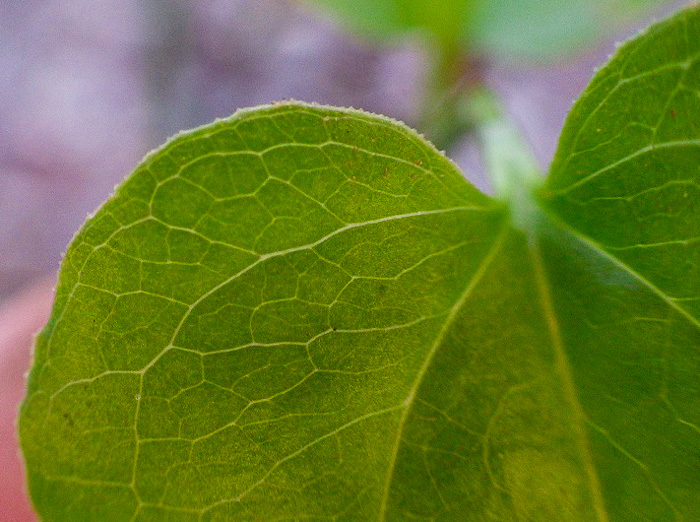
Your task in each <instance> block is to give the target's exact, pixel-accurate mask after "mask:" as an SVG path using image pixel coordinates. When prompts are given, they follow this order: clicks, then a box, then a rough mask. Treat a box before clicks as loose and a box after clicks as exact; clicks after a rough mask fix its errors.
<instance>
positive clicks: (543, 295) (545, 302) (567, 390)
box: [529, 238, 610, 522]
mask: <svg viewBox="0 0 700 522" xmlns="http://www.w3.org/2000/svg"><path fill="white" fill-rule="evenodd" d="M529 245H530V253H531V257H532V264H533V268H534V271H535V283H536V285H537V288H538V289H539V293H540V305H541V306H542V312H543V313H544V316H545V320H546V322H547V328H548V330H549V335H550V337H551V339H552V347H553V348H554V355H555V360H556V365H557V371H558V373H559V375H560V378H561V381H562V385H563V387H564V394H565V395H566V399H567V400H568V401H569V404H570V405H571V408H572V411H573V417H574V419H573V420H574V422H573V426H574V429H575V431H576V438H577V441H578V445H579V451H580V454H581V461H582V463H583V466H584V470H585V472H586V476H587V478H588V483H589V489H590V494H591V497H592V498H591V502H592V504H593V509H594V511H595V513H596V517H597V519H598V520H599V521H600V522H608V521H609V520H610V519H609V517H608V513H607V510H606V509H605V502H604V500H603V494H602V489H601V485H600V479H599V478H598V473H597V471H596V469H595V463H594V461H593V455H592V453H591V448H590V444H589V441H588V436H587V434H586V430H585V427H584V426H585V420H586V416H585V414H584V412H583V408H582V407H581V403H580V401H579V398H578V394H577V393H576V385H575V383H574V380H573V375H572V371H571V367H570V366H569V361H568V359H567V356H566V353H565V351H564V344H563V341H562V338H561V332H560V331H559V321H558V319H557V317H556V313H555V311H554V306H553V304H552V296H551V293H550V288H549V282H548V281H547V276H546V274H545V269H544V266H543V262H542V254H541V252H540V250H539V246H538V244H537V240H536V239H534V238H530V241H529Z"/></svg>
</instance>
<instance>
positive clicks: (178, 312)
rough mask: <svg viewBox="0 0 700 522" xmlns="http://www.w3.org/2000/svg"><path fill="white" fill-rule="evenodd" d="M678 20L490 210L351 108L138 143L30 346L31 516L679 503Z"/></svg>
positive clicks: (686, 409)
mask: <svg viewBox="0 0 700 522" xmlns="http://www.w3.org/2000/svg"><path fill="white" fill-rule="evenodd" d="M697 34H700V11H698V10H697V9H695V10H689V11H686V12H684V13H681V14H679V15H678V16H676V17H674V18H672V19H670V20H669V21H667V22H664V23H662V24H660V25H658V26H656V27H655V28H653V29H652V30H651V31H649V32H648V33H646V34H644V35H642V36H640V37H639V38H638V39H637V40H635V41H633V42H631V43H629V44H627V45H626V46H624V47H623V48H621V49H620V51H619V52H618V53H617V55H616V57H615V58H614V59H613V60H612V62H610V63H609V64H608V65H607V66H606V67H605V68H604V69H603V70H602V71H601V72H600V73H599V74H598V75H597V76H596V77H595V78H594V80H593V82H592V83H591V85H590V87H589V88H588V89H587V90H586V92H585V93H584V95H583V97H582V98H581V100H580V101H579V102H578V103H577V104H576V106H575V107H574V109H573V110H572V113H571V115H570V117H569V119H568V121H567V124H566V127H565V130H564V132H563V135H562V140H561V143H560V147H559V152H558V154H557V157H556V160H555V162H554V165H553V167H552V172H551V175H550V177H549V179H548V180H547V182H546V184H545V185H544V186H543V187H542V188H541V189H540V190H539V192H538V196H537V197H538V198H539V199H538V200H537V201H534V200H532V199H531V200H530V201H529V202H525V203H523V202H522V201H523V197H522V196H523V193H518V194H517V198H516V193H517V192H518V191H517V184H511V185H508V186H509V190H510V194H512V198H513V200H512V202H511V203H510V207H511V208H510V210H509V208H508V205H505V204H504V203H502V202H500V201H497V200H494V199H491V198H489V197H487V196H484V195H482V194H481V193H479V192H478V191H477V190H475V189H474V188H473V187H471V185H469V184H468V183H467V182H466V181H465V180H464V179H463V178H462V177H461V175H460V173H459V172H458V171H457V169H456V168H455V167H454V165H452V164H451V163H450V162H449V161H448V160H446V159H445V158H444V157H442V155H441V154H439V153H438V152H437V151H436V150H435V149H434V148H432V147H431V146H430V145H429V144H427V143H426V142H425V141H424V140H423V139H422V138H420V137H419V136H417V135H416V134H415V133H414V132H413V131H410V130H409V129H407V128H405V127H404V126H402V125H400V124H398V123H396V122H393V121H391V120H388V119H386V118H383V117H377V116H373V115H368V114H364V113H361V112H358V111H352V110H345V109H343V110H340V109H333V108H328V107H320V106H309V105H304V104H301V103H285V104H280V105H276V106H269V107H262V108H257V109H253V110H248V111H242V112H239V113H237V114H236V115H234V116H233V117H232V118H230V119H228V120H224V121H220V122H216V123H214V124H212V125H210V126H208V127H204V128H201V129H198V130H195V131H193V132H191V133H187V134H183V135H181V136H179V137H177V138H175V139H174V140H172V141H171V142H169V143H168V144H166V145H165V146H164V147H163V148H162V149H160V150H158V151H155V152H154V153H152V154H151V155H149V156H148V157H147V158H146V159H145V160H144V162H143V163H142V164H141V165H140V166H139V167H138V168H137V170H136V172H135V173H134V174H133V175H132V176H131V177H130V178H129V179H128V180H127V181H126V182H125V183H124V184H123V185H122V186H121V187H120V188H119V189H118V191H117V193H116V194H115V196H113V197H112V198H111V199H110V200H109V201H108V202H107V203H106V205H105V206H104V207H103V208H102V209H101V210H100V211H98V213H97V214H96V215H95V216H94V217H93V218H91V219H90V220H89V221H88V222H87V223H86V225H85V226H84V227H83V228H82V229H81V231H80V232H79V233H78V235H77V236H76V237H75V239H74V240H73V242H72V243H71V245H70V247H69V249H68V251H67V253H66V258H65V260H64V262H63V265H62V268H61V273H60V276H59V284H58V287H57V295H56V302H55V305H54V310H53V313H52V316H51V319H50V321H49V323H48V325H47V326H46V328H45V329H44V330H43V332H42V333H41V334H40V335H39V337H38V339H37V345H36V352H35V362H34V367H33V369H32V371H31V375H30V381H29V391H28V395H27V399H26V401H25V403H24V405H23V407H22V413H21V421H20V429H21V438H22V446H23V451H24V455H25V458H26V461H27V469H28V475H29V484H30V491H31V494H32V497H33V499H34V503H35V506H36V508H37V510H38V512H39V513H40V515H41V516H42V517H44V519H46V520H138V521H146V520H178V521H179V520H319V521H320V520H413V519H419V520H445V521H448V520H450V521H451V520H536V521H540V520H542V521H551V520H557V521H559V520H562V521H576V522H578V521H586V520H592V521H599V522H600V521H628V520H629V521H636V520H644V519H648V520H655V521H665V520H669V521H671V520H687V521H690V520H697V519H700V504H699V503H698V502H697V498H698V495H700V473H698V471H699V470H700V428H699V426H700V378H699V377H698V376H699V375H700V320H699V319H698V314H699V313H700V306H698V301H700V283H699V281H700V277H699V276H700V274H699V273H698V270H700V269H699V268H698V267H700V250H699V249H698V242H697V237H696V236H697V234H698V232H697V231H698V230H700V203H699V202H700V194H699V193H698V190H697V187H698V186H700V169H698V165H700V162H699V161H698V159H700V158H699V157H698V154H697V152H698V147H699V145H700V139H699V138H700V137H699V136H698V129H697V126H696V122H697V114H698V108H699V107H698V104H699V100H700V98H699V97H698V91H700V83H699V82H698V78H700V74H698V73H699V72H700V69H699V67H700V65H699V64H700V47H699V46H700V42H699V41H698V39H697V38H693V37H692V35H697ZM512 157H513V158H517V155H513V156H512ZM518 161H519V160H518ZM516 163H517V162H516ZM511 168H512V166H511ZM520 205H525V206H527V205H529V207H528V209H529V210H528V212H530V213H529V214H528V219H520V218H518V215H520V214H522V210H521V208H520ZM538 205H539V206H538Z"/></svg>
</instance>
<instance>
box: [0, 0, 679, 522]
mask: <svg viewBox="0 0 700 522" xmlns="http://www.w3.org/2000/svg"><path fill="white" fill-rule="evenodd" d="M316 3H317V4H323V5H322V6H320V7H319V6H317V5H311V3H310V2H306V3H305V2H301V1H300V0H296V1H291V0H202V1H197V2H187V1H185V0H149V1H144V0H98V1H94V0H92V1H88V0H43V1H40V0H24V1H22V2H20V1H16V0H9V1H5V2H0V448H3V449H0V452H1V453H0V470H5V471H4V472H3V473H5V474H0V521H21V520H32V517H31V514H30V510H29V507H28V504H27V501H26V499H24V497H23V494H24V493H23V491H24V484H23V479H22V477H21V475H20V472H19V469H20V467H19V462H20V460H19V458H18V450H17V444H16V441H15V438H14V430H15V428H14V416H15V411H16V408H17V404H18V402H19V400H20V399H21V396H22V393H23V391H22V389H23V388H22V387H23V374H24V372H25V371H26V366H27V364H28V360H29V340H30V338H31V333H32V332H33V331H36V330H37V329H38V328H39V327H40V326H41V324H42V323H43V321H44V320H45V317H46V313H47V311H48V307H49V305H50V298H51V295H50V293H51V285H52V281H53V277H54V274H55V272H56V270H57V268H58V264H59V262H60V258H61V253H62V252H63V251H64V249H65V247H66V245H67V243H68V242H69V240H70V238H71V237H72V235H73V233H74V232H75V230H76V229H77V228H78V227H79V226H80V225H81V223H82V222H83V221H84V220H85V217H86V215H87V214H88V213H90V212H92V211H94V210H95V209H96V208H97V207H98V206H99V205H100V204H101V203H102V202H103V201H104V200H105V199H106V198H107V197H108V195H109V194H110V193H111V192H112V190H113V188H114V186H115V184H117V183H119V182H120V181H121V180H122V179H123V178H124V177H125V176H126V175H127V174H128V173H129V172H130V171H131V170H132V169H133V168H134V167H135V166H136V164H137V163H138V162H139V161H140V159H141V158H142V157H143V155H144V154H145V153H146V152H148V151H149V150H150V149H152V148H154V147H155V146H157V145H159V144H160V143H162V142H163V141H164V140H165V138H166V137H168V136H170V135H172V134H174V133H176V132H177V131H179V130H181V129H186V128H191V127H194V126H197V125H201V124H204V123H207V122H209V121H211V120H212V119H214V118H217V117H225V116H228V115H230V114H231V113H233V112H234V111H235V110H236V109H237V108H240V107H247V106H251V105H257V104H262V103H268V102H271V101H275V100H281V99H285V98H295V99H300V100H305V101H316V102H320V103H324V104H333V105H342V106H353V107H356V108H362V109H366V110H369V111H373V112H379V113H383V114H387V115H389V116H392V117H394V118H397V119H400V120H404V121H406V122H407V123H408V124H409V125H413V126H415V125H417V124H418V122H419V118H420V114H419V112H418V111H419V109H420V107H421V102H422V99H423V97H424V95H425V93H426V89H427V87H426V85H427V83H428V80H429V73H428V71H429V70H430V60H431V53H430V49H429V47H428V45H427V44H426V39H425V38H424V34H423V33H421V32H420V31H415V30H409V31H404V32H400V31H399V32H392V33H391V34H388V35H383V37H380V38H377V35H376V34H374V33H373V31H372V30H367V28H366V27H365V28H363V26H362V24H361V23H360V24H357V23H352V21H351V23H350V24H346V23H344V20H345V19H344V18H342V17H341V18H337V17H336V16H334V15H336V14H337V13H336V11H333V10H330V9H327V7H328V5H327V4H333V3H335V4H338V5H339V6H341V7H340V10H341V11H342V9H344V8H345V9H347V8H348V6H350V8H351V9H354V7H352V6H353V5H356V6H357V8H358V9H359V8H360V6H363V5H366V6H370V5H373V6H378V5H385V4H389V3H390V2H386V1H384V0H381V1H380V0H376V1H375V2H374V3H372V2H369V3H368V2H367V1H360V0H358V1H357V2H356V4H353V3H351V2H347V1H345V2H343V1H336V2H330V1H324V0H317V1H316ZM409 3H410V2H409ZM414 3H415V2H414ZM438 3H440V4H445V5H448V4H449V0H447V1H445V0H442V1H441V2H438ZM683 3H687V2H678V1H675V2H673V1H671V2H667V1H662V0H615V1H612V0H611V1H608V2H602V1H600V0H566V1H564V0H526V1H525V0H523V1H520V2H518V1H515V0H498V1H496V0H491V1H490V2H489V3H487V4H483V5H488V6H489V8H488V11H489V12H488V13H485V14H483V17H482V18H483V20H487V19H488V20H492V19H498V20H500V22H498V23H500V25H498V24H495V25H493V24H492V25H488V24H487V23H486V22H484V23H483V24H479V22H478V20H477V22H474V24H473V25H474V27H475V29H474V30H475V34H477V35H478V37H477V38H475V39H474V41H473V43H474V45H473V47H472V48H470V49H469V51H470V53H471V54H470V63H471V64H472V66H471V68H470V69H469V70H468V71H467V73H466V74H474V75H477V76H478V78H476V79H475V80H476V81H479V82H482V81H483V82H485V83H486V84H487V85H488V86H490V87H491V88H493V89H494V90H495V91H496V92H497V93H499V95H500V96H501V98H502V101H503V103H504V104H505V106H506V107H507V109H508V111H509V112H510V114H511V116H512V118H513V119H514V121H515V122H516V124H518V125H519V126H520V127H521V129H522V131H523V132H524V134H525V136H526V139H527V140H528V141H529V142H530V143H531V145H532V147H533V150H534V152H535V155H536V157H537V160H538V162H539V163H540V165H541V167H542V169H543V171H544V170H546V166H547V164H548V162H549V160H550V159H551V156H552V154H553V152H554V149H555V146H556V139H557V136H558V134H559V131H560V129H561V125H562V123H563V120H564V117H565V115H566V112H567V111H568V109H569V108H570V106H571V103H572V101H573V100H574V99H575V98H576V96H577V95H578V93H579V92H580V91H581V90H582V89H583V88H584V87H585V85H586V83H587V81H588V80H589V79H590V76H591V75H592V73H593V71H594V68H595V67H596V66H598V65H600V64H601V63H602V62H603V61H604V60H605V59H606V58H607V56H608V55H609V54H611V53H612V52H613V51H614V45H613V42H615V41H620V40H622V39H626V38H627V37H629V36H631V35H633V34H634V33H635V32H637V31H638V30H639V28H640V27H644V26H646V25H648V23H650V22H651V21H652V20H654V19H657V18H660V17H662V16H663V15H665V14H667V13H669V12H671V11H672V10H674V9H676V8H678V7H679V6H680V5H682V4H683ZM422 4H424V9H431V8H433V7H431V6H432V4H431V2H429V1H426V2H423V3H422ZM613 4H614V5H615V6H618V7H619V9H617V8H616V9H617V10H614V11H611V7H610V6H611V5H613ZM633 4H634V5H633ZM523 5H527V6H529V7H528V9H530V11H529V12H527V13H525V12H523V13H522V15H521V14H520V13H519V12H518V9H520V7H519V6H523ZM343 6H344V7H343ZM503 13H509V14H508V16H507V17H505V18H504V17H503ZM489 17H491V18H489ZM498 17H501V18H498ZM347 26H352V27H355V28H357V27H360V28H361V29H362V30H360V31H358V33H352V32H349V31H348V30H347ZM493 27H496V29H493ZM484 28H485V29H484ZM413 29H415V28H413ZM492 29H493V30H492ZM363 35H369V36H367V37H365V36H363ZM522 38H525V39H526V40H527V39H528V38H529V40H527V41H528V42H530V43H529V44H527V45H525V44H523V43H522V41H521V40H522ZM448 154H449V155H450V156H451V157H452V158H453V159H455V161H457V163H458V164H459V165H460V166H461V167H462V169H463V170H464V172H465V175H467V176H468V177H469V178H470V179H472V180H473V181H474V182H475V183H476V184H477V185H478V186H479V187H481V188H484V189H486V190H488V182H487V181H486V180H485V178H484V176H483V173H482V172H481V170H480V167H479V161H478V155H477V153H476V148H475V145H474V143H473V141H472V140H471V139H470V138H469V136H465V137H464V138H462V139H459V140H457V141H455V142H453V143H452V145H451V147H450V150H448Z"/></svg>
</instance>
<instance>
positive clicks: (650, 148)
mask: <svg viewBox="0 0 700 522" xmlns="http://www.w3.org/2000/svg"><path fill="white" fill-rule="evenodd" d="M675 147H700V140H678V141H667V142H665V143H653V144H651V145H647V146H646V147H642V148H641V149H639V150H637V151H635V152H633V153H632V154H628V155H627V156H625V157H624V158H620V159H619V160H617V161H615V162H613V163H610V164H609V165H606V166H605V167H603V168H601V169H598V170H596V171H595V172H592V173H591V174H589V175H588V176H585V177H583V178H581V179H579V180H578V181H576V182H575V183H572V184H571V185H569V186H567V187H565V188H563V189H559V190H552V191H549V193H550V194H551V195H556V194H567V193H569V192H571V191H572V190H574V189H576V188H578V187H580V186H581V185H585V184H586V183H588V182H589V181H592V180H594V179H595V178H597V177H598V176H600V175H601V174H603V173H605V172H607V171H609V170H612V169H614V168H615V167H619V166H620V165H623V164H624V163H627V162H628V161H631V160H633V159H634V158H637V157H639V156H642V155H644V154H646V153H647V152H654V151H656V150H659V149H670V148H675Z"/></svg>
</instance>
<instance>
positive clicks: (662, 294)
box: [545, 211, 700, 330]
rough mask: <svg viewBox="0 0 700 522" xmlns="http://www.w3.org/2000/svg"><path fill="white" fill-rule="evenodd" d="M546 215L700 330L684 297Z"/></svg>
mask: <svg viewBox="0 0 700 522" xmlns="http://www.w3.org/2000/svg"><path fill="white" fill-rule="evenodd" d="M545 214H546V216H547V217H548V218H549V219H551V220H552V221H553V222H554V223H555V224H556V225H557V226H559V227H560V228H562V229H563V230H565V231H566V232H568V233H569V234H570V235H572V236H573V237H575V238H576V239H578V240H579V241H581V242H582V243H583V244H585V245H586V246H587V247H588V248H590V249H591V250H593V251H594V252H596V253H598V254H599V255H601V256H603V257H604V258H605V259H608V260H609V261H610V262H612V263H613V264H614V265H616V266H617V267H619V268H621V269H622V270H623V271H624V272H626V273H628V274H629V275H631V276H632V277H634V278H635V279H636V280H637V281H639V282H640V283H641V284H642V285H644V286H645V287H647V288H648V289H649V290H651V291H652V292H653V293H654V294H655V295H657V296H658V297H659V298H661V299H662V300H663V301H664V302H665V303H666V304H667V305H668V306H670V307H671V308H672V309H673V310H675V311H676V312H678V313H679V314H680V315H681V316H682V317H684V318H685V319H687V320H688V322H690V324H692V325H694V326H695V327H696V328H698V329H699V330H700V319H697V318H696V317H695V316H693V315H692V314H691V313H690V312H689V311H688V310H686V309H685V308H684V307H683V306H681V305H680V304H678V302H679V301H684V300H683V299H674V298H672V297H671V296H669V295H667V294H666V293H665V292H664V291H663V290H661V289H660V288H659V287H658V286H656V285H655V284H654V283H652V282H651V281H649V280H648V279H647V278H646V277H644V276H643V275H642V274H640V273H639V272H637V271H636V270H635V269H634V268H632V267H631V266H629V265H628V264H626V263H624V262H623V261H622V260H620V259H618V258H617V257H615V256H614V255H613V254H611V253H610V252H608V251H607V250H606V249H605V248H604V247H603V245H601V244H600V243H598V242H597V241H595V240H593V239H592V238H590V237H588V236H586V235H584V234H582V233H581V232H579V231H578V230H576V229H574V228H572V227H571V226H570V225H568V224H567V223H566V222H564V221H562V220H561V219H559V217H557V216H556V215H554V214H551V213H549V212H546V211H545Z"/></svg>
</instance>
